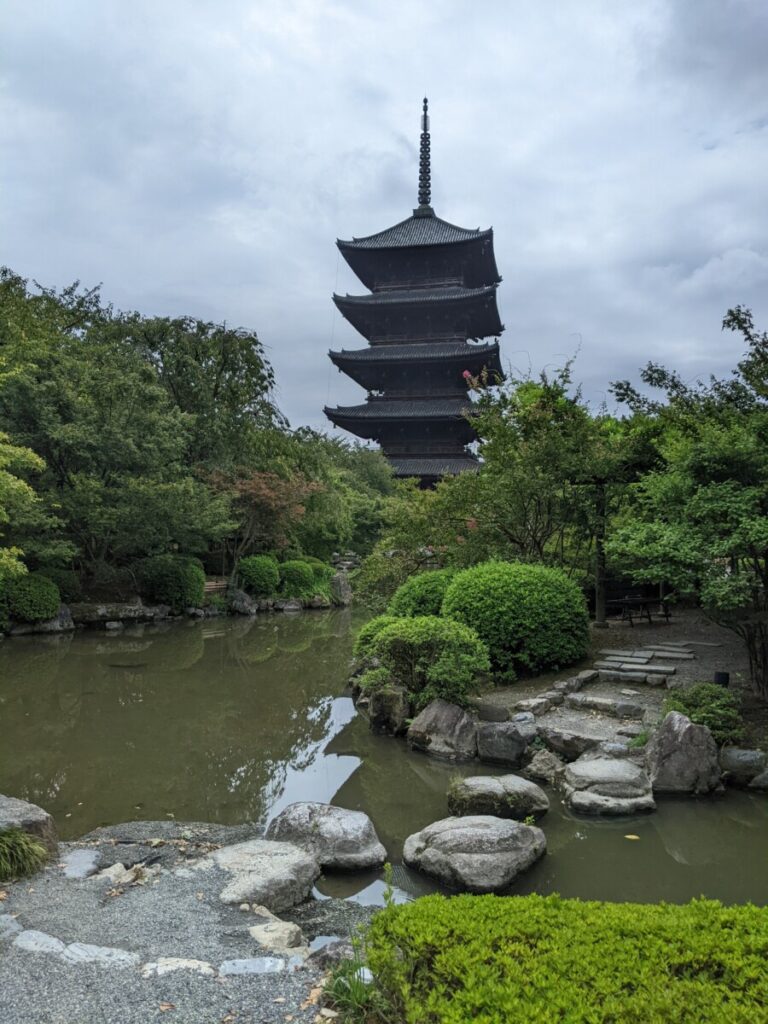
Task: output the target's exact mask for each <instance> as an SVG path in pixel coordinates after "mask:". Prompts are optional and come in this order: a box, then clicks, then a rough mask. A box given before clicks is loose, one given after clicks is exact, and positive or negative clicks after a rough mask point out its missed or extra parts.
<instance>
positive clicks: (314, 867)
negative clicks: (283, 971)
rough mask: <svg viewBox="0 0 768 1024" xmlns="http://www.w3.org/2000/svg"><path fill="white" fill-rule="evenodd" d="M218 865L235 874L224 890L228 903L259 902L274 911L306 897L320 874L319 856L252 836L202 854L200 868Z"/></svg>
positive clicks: (222, 898) (287, 844) (299, 901)
mask: <svg viewBox="0 0 768 1024" xmlns="http://www.w3.org/2000/svg"><path fill="white" fill-rule="evenodd" d="M211 866H215V867H217V868H220V869H221V870H223V871H226V872H227V873H228V874H230V875H231V876H232V877H231V879H230V880H229V882H228V883H227V884H226V886H225V887H224V889H223V890H222V892H221V900H222V902H224V903H235V904H240V903H247V902H251V901H253V902H254V903H258V904H260V905H261V906H263V907H266V908H267V910H271V911H272V913H273V914H279V913H280V912H281V911H282V910H288V908H289V907H293V906H295V905H296V904H297V903H301V902H302V901H303V900H305V899H306V898H307V897H308V896H309V894H310V892H311V891H312V885H313V884H314V881H315V879H316V878H317V877H318V875H319V874H320V865H319V863H318V861H317V858H316V857H314V856H313V855H312V854H310V853H308V852H307V851H306V850H302V849H300V848H299V847H298V846H294V845H293V844H292V843H273V842H270V841H269V840H266V839H251V840H248V841H247V842H245V843H235V844H234V845H232V846H222V848H221V849H220V850H214V851H213V853H210V854H208V855H207V856H205V857H201V858H200V860H199V861H198V862H197V864H196V867H197V868H198V869H205V868H207V867H211Z"/></svg>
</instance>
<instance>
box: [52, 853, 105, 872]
mask: <svg viewBox="0 0 768 1024" xmlns="http://www.w3.org/2000/svg"><path fill="white" fill-rule="evenodd" d="M62 864H63V867H64V877H65V878H75V879H80V878H89V877H90V876H91V875H93V874H95V872H96V871H97V869H98V867H99V865H100V864H101V851H100V850H70V851H69V853H68V854H67V855H66V856H65V857H64V860H63V861H62Z"/></svg>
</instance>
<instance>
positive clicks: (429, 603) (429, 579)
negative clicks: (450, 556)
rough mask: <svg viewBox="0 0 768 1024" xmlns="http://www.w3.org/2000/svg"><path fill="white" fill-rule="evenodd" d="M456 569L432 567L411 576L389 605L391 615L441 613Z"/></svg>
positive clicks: (399, 588)
mask: <svg viewBox="0 0 768 1024" xmlns="http://www.w3.org/2000/svg"><path fill="white" fill-rule="evenodd" d="M455 575H456V570H455V569H431V570H428V571H427V572H420V573H418V574H417V575H416V576H411V578H410V579H408V580H406V581H405V583H403V585H402V586H400V587H398V588H397V590H396V591H395V593H394V595H393V596H392V600H391V601H390V602H389V605H388V606H387V612H388V613H389V614H390V615H407V616H412V615H439V614H440V609H441V608H442V606H443V598H444V597H445V592H446V590H447V589H448V584H449V583H450V582H451V580H452V579H453V577H454V576H455Z"/></svg>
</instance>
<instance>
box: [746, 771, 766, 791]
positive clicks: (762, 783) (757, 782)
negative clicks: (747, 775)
mask: <svg viewBox="0 0 768 1024" xmlns="http://www.w3.org/2000/svg"><path fill="white" fill-rule="evenodd" d="M749 788H750V789H754V790H757V792H758V793H765V792H768V769H767V770H766V771H764V772H760V774H759V775H756V776H755V778H754V779H752V781H751V782H750V784H749Z"/></svg>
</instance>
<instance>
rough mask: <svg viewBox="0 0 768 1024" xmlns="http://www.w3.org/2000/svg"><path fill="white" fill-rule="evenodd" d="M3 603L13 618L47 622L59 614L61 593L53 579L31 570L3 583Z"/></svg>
mask: <svg viewBox="0 0 768 1024" xmlns="http://www.w3.org/2000/svg"><path fill="white" fill-rule="evenodd" d="M2 604H3V605H4V611H5V613H6V614H7V615H9V616H10V618H11V619H16V620H17V621H19V622H46V621H47V620H48V619H52V618H53V617H54V616H56V615H58V614H59V607H60V605H61V595H60V594H59V588H58V587H57V586H56V584H55V583H54V582H53V580H49V579H48V577H47V576H43V575H41V574H40V573H36V572H30V573H26V574H25V575H24V576H15V577H14V578H12V579H9V580H6V581H5V582H4V583H3V595H2Z"/></svg>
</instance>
